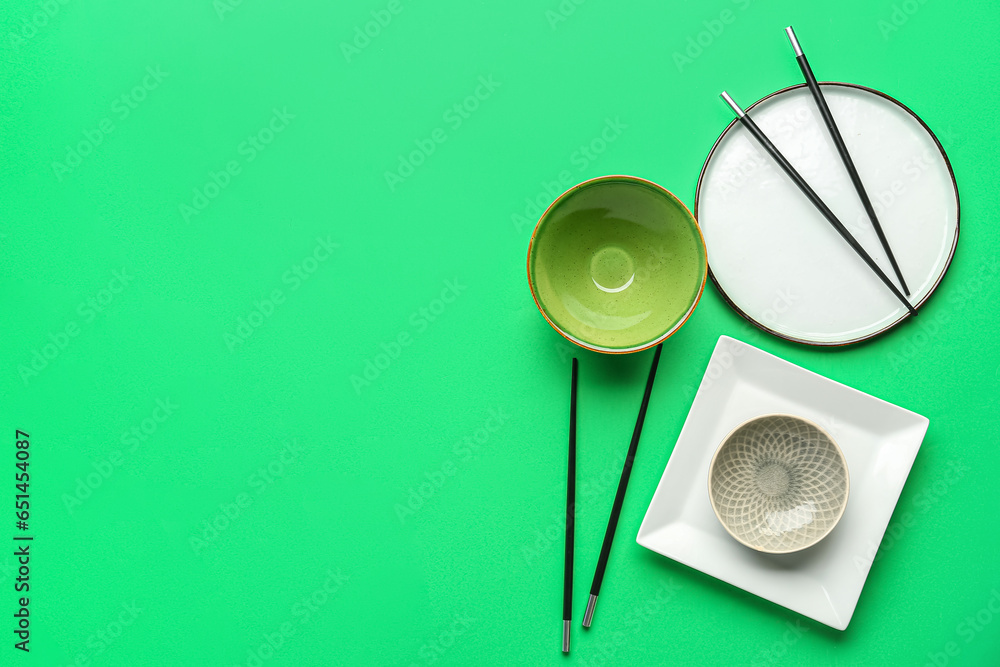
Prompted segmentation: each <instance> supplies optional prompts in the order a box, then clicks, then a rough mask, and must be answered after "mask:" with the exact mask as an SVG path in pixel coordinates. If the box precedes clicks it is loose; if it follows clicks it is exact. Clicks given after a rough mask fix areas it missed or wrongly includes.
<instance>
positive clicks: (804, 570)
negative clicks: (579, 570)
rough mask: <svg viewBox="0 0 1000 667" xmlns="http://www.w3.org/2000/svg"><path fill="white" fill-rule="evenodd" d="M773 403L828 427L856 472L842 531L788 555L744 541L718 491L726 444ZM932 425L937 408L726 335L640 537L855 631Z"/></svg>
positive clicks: (773, 408)
mask: <svg viewBox="0 0 1000 667" xmlns="http://www.w3.org/2000/svg"><path fill="white" fill-rule="evenodd" d="M773 412H783V413H789V414H793V415H800V416H802V417H805V418H807V419H811V420H813V421H815V422H816V423H818V424H819V425H821V426H822V427H823V428H825V429H826V430H827V431H828V432H829V433H830V434H831V435H832V436H833V438H834V439H835V440H836V441H837V444H838V445H840V448H841V450H842V451H843V452H844V457H845V458H846V459H847V467H848V470H849V473H850V478H851V490H850V497H849V499H848V502H847V510H846V511H845V512H844V516H843V518H842V519H841V520H840V523H838V524H837V526H836V527H835V528H834V530H833V532H831V533H830V534H829V535H828V536H827V537H826V538H824V539H823V541H821V542H820V543H819V544H817V545H815V546H813V547H810V548H808V549H805V550H803V551H800V552H797V553H793V554H787V555H768V554H762V553H758V552H756V551H754V550H752V549H749V548H748V547H745V546H743V545H742V544H740V543H739V542H737V541H736V540H734V539H733V538H732V537H730V536H729V534H728V533H727V532H726V530H725V529H724V528H723V527H722V525H721V524H720V523H719V520H718V519H717V518H716V517H715V514H714V512H713V511H712V505H711V503H710V501H709V499H708V467H709V463H710V462H711V460H712V455H713V454H714V453H715V450H716V448H717V447H718V446H719V443H721V442H722V439H723V438H724V437H725V436H726V434H727V433H729V432H730V431H731V430H732V429H733V428H735V427H736V426H738V425H739V424H740V423H742V422H744V421H746V420H747V419H750V418H751V417H755V416H757V415H762V414H766V413H773ZM927 425H928V420H927V418H926V417H923V416H921V415H918V414H916V413H914V412H910V411H909V410H904V409H903V408H900V407H898V406H896V405H893V404H891V403H886V402H885V401H883V400H880V399H878V398H875V397H874V396H869V395H868V394H864V393H862V392H860V391H857V390H856V389H851V388H850V387H847V386H845V385H842V384H840V383H839V382H834V381H833V380H830V379H828V378H825V377H823V376H821V375H817V374H816V373H813V372H811V371H807V370H805V369H804V368H800V367H799V366H796V365H795V364H791V363H789V362H787V361H784V360H783V359H779V358H778V357H775V356H774V355H771V354H768V353H767V352H764V351H762V350H758V349H757V348H755V347H752V346H750V345H747V344H746V343H742V342H740V341H738V340H734V339H732V338H729V337H728V336H721V337H720V338H719V342H718V343H717V344H716V346H715V351H714V352H713V353H712V358H711V359H710V360H709V362H708V369H707V370H706V371H705V376H704V378H703V379H702V382H701V386H700V387H699V388H698V393H697V394H696V395H695V398H694V403H692V405H691V411H690V412H689V413H688V416H687V420H686V421H685V422H684V428H682V429H681V434H680V436H679V437H678V438H677V444H676V445H675V447H674V451H673V454H671V456H670V460H669V462H668V463H667V468H666V470H664V472H663V477H662V478H661V479H660V484H659V485H658V486H657V488H656V493H655V494H654V495H653V500H652V502H650V504H649V509H648V510H646V516H645V518H644V519H643V520H642V526H640V528H639V535H638V537H637V538H636V541H637V542H638V543H639V544H641V545H642V546H644V547H646V548H647V549H651V550H653V551H656V552H657V553H660V554H663V555H664V556H667V557H668V558H672V559H674V560H676V561H678V562H681V563H684V564H685V565H688V566H690V567H693V568H695V569H697V570H701V571H702V572H704V573H706V574H709V575H711V576H713V577H716V578H717V579H721V580H723V581H727V582H729V583H730V584H733V585H734V586H738V587H740V588H742V589H744V590H746V591H748V592H750V593H753V594H754V595H758V596H760V597H762V598H765V599H767V600H771V601H772V602H775V603H777V604H780V605H782V606H784V607H787V608H789V609H791V610H793V611H796V612H798V613H800V614H803V615H805V616H808V617H810V618H813V619H815V620H817V621H819V622H820V623H825V624H826V625H829V626H831V627H834V628H837V629H838V630H844V629H846V628H847V624H848V623H850V621H851V616H853V615H854V608H855V607H856V606H857V604H858V597H859V596H860V595H861V589H862V587H863V586H864V584H865V579H867V577H868V571H869V570H870V569H871V553H872V552H874V550H875V549H876V548H877V547H878V545H879V543H880V542H881V541H882V536H883V534H884V533H885V529H886V527H887V526H888V524H889V519H890V517H891V516H892V512H893V509H894V508H895V506H896V501H897V500H898V499H899V494H900V492H901V491H902V489H903V484H904V483H905V482H906V478H907V476H908V475H909V474H910V467H911V466H912V465H913V460H914V458H915V457H916V455H917V451H918V450H919V449H920V443H921V442H922V441H923V439H924V434H925V433H926V432H927Z"/></svg>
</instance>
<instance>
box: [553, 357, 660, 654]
mask: <svg viewBox="0 0 1000 667" xmlns="http://www.w3.org/2000/svg"><path fill="white" fill-rule="evenodd" d="M662 351H663V344H662V343H660V344H659V345H657V346H656V351H655V352H654V353H653V363H652V364H651V365H650V367H649V376H648V377H647V378H646V389H645V391H644V392H643V394H642V404H641V405H640V406H639V416H638V417H637V418H636V422H635V429H633V431H632V440H631V442H630V443H629V447H628V454H626V456H625V463H624V465H623V466H622V474H621V478H619V480H618V491H617V492H616V493H615V501H614V504H613V505H612V506H611V516H609V517H608V527H607V528H606V529H605V531H604V542H602V544H601V555H600V556H599V557H598V559H597V568H596V570H595V571H594V581H593V582H592V583H591V585H590V597H589V598H588V599H587V610H586V612H585V613H584V615H583V627H585V628H589V627H590V625H591V623H592V622H593V620H594V609H595V607H596V606H597V596H598V595H600V593H601V584H602V583H603V581H604V572H605V570H606V569H607V567H608V557H609V556H610V555H611V543H612V542H613V541H614V538H615V530H616V529H617V528H618V519H619V518H620V517H621V513H622V505H623V504H624V502H625V491H626V490H627V489H628V480H629V477H631V475H632V464H633V463H634V462H635V454H636V450H637V449H638V448H639V437H640V435H641V434H642V425H643V423H644V422H645V420H646V409H647V408H648V407H649V397H650V394H652V392H653V380H655V379H656V367H657V366H658V365H659V363H660V352H662ZM576 384H577V361H576V359H575V358H574V359H573V373H572V385H571V389H570V407H569V414H570V417H569V419H570V422H569V473H568V479H567V482H566V563H565V572H564V576H563V644H562V647H563V648H562V650H563V653H569V636H570V621H571V620H572V608H573V532H574V514H575V511H574V510H575V504H576V498H575V494H576Z"/></svg>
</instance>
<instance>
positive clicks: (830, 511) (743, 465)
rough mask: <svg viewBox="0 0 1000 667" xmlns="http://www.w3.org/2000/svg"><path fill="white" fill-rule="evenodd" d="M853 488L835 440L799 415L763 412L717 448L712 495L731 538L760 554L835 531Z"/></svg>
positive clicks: (794, 547) (788, 549)
mask: <svg viewBox="0 0 1000 667" xmlns="http://www.w3.org/2000/svg"><path fill="white" fill-rule="evenodd" d="M848 487H849V481H848V472H847V463H846V462H845V460H844V456H843V454H842V453H841V451H840V448H839V447H838V446H837V444H836V443H835V442H833V440H831V439H830V436H828V435H827V434H826V433H825V432H824V431H823V430H821V429H820V428H819V427H818V426H816V425H815V424H813V423H812V422H809V421H806V420H804V419H799V418H798V417H792V416H789V415H765V416H763V417H758V418H756V419H753V420H751V421H749V422H747V423H745V424H743V425H742V426H740V427H739V428H737V429H736V430H735V431H734V432H733V433H732V434H730V436H729V437H728V438H727V439H726V440H724V441H723V443H722V444H721V445H720V446H719V450H718V452H716V454H715V458H714V459H713V461H712V468H711V470H710V471H709V483H708V492H709V497H710V498H711V501H712V507H713V509H714V510H715V514H716V516H718V517H719V521H721V522H722V525H723V526H724V527H725V528H726V530H727V531H729V533H730V534H731V535H732V536H733V537H735V538H736V539H737V540H739V541H740V542H742V543H743V544H745V545H747V546H748V547H751V548H753V549H757V550H758V551H764V552H768V553H789V552H792V551H798V550H800V549H804V548H806V547H808V546H811V545H813V544H815V543H816V542H819V541H820V540H821V539H823V538H824V537H826V535H827V534H829V532H830V531H831V530H833V527H834V526H836V525H837V522H838V521H840V517H841V516H842V515H843V513H844V508H845V507H846V506H847V495H848Z"/></svg>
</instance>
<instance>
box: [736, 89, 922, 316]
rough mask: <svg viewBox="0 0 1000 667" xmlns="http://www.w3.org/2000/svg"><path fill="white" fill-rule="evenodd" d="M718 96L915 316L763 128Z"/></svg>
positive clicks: (892, 285)
mask: <svg viewBox="0 0 1000 667" xmlns="http://www.w3.org/2000/svg"><path fill="white" fill-rule="evenodd" d="M721 97H722V99H723V100H725V101H726V104H728V105H729V106H730V107H732V109H733V111H734V112H735V113H736V118H737V119H738V120H739V121H740V122H741V123H742V124H743V127H745V128H746V129H747V131H748V132H749V133H750V134H752V135H753V138H754V139H756V140H757V141H758V142H759V143H760V145H761V146H763V147H764V150H766V151H767V152H768V153H770V155H771V157H772V158H774V161H775V162H777V163H778V166H779V167H781V168H782V170H783V171H784V172H785V173H786V174H788V177H789V178H791V179H792V181H793V182H794V183H795V185H797V186H798V188H799V190H801V191H802V193H803V194H805V195H806V196H807V197H809V200H810V201H812V203H813V205H814V206H815V207H816V208H817V209H819V212H820V213H822V214H823V217H825V218H826V219H827V220H828V221H829V222H830V224H831V225H833V228H834V229H836V230H837V232H838V233H839V234H840V235H841V236H842V237H843V238H844V240H845V241H847V243H848V245H850V246H851V248H853V249H854V252H856V253H858V256H859V257H861V259H863V260H864V261H865V264H867V265H868V268H870V269H871V270H872V271H874V272H875V275H877V276H878V277H879V279H880V280H881V281H882V282H883V283H885V286H886V287H888V288H889V289H890V290H891V291H892V293H893V295H894V296H895V297H896V298H897V299H899V301H900V302H901V303H902V304H903V305H904V306H906V309H907V310H908V311H910V315H914V316H916V314H917V311H916V310H914V308H913V306H911V305H910V302H909V301H907V300H906V297H905V296H903V295H902V294H901V293H900V291H899V290H898V289H897V288H896V286H895V285H894V284H893V283H892V281H891V280H890V279H889V276H887V275H885V273H884V272H883V271H882V269H880V268H879V267H878V264H876V263H875V260H873V259H872V258H871V256H870V255H869V254H868V253H867V252H865V249H864V248H863V247H862V246H861V244H860V243H858V242H857V240H856V239H855V238H854V237H853V236H851V233H850V232H849V231H847V228H846V227H844V225H843V223H842V222H840V220H838V219H837V216H835V215H834V214H833V211H831V210H830V208H829V207H828V206H827V205H826V204H824V203H823V200H822V199H820V198H819V195H818V194H816V192H815V191H814V190H813V189H812V188H811V187H809V184H808V183H806V181H805V179H804V178H802V176H801V175H800V174H799V172H797V171H795V167H793V166H792V165H791V163H790V162H789V161H788V160H786V159H785V156H784V155H782V154H781V151H779V150H778V148H777V147H776V146H775V145H774V144H772V143H771V140H770V139H768V138H767V135H766V134H764V132H763V130H761V129H760V128H759V127H757V123H755V122H753V120H751V118H750V116H748V115H747V114H746V112H745V111H743V109H741V108H740V107H739V105H738V104H736V102H734V101H733V98H731V97H730V96H729V94H728V93H726V92H725V91H722V95H721Z"/></svg>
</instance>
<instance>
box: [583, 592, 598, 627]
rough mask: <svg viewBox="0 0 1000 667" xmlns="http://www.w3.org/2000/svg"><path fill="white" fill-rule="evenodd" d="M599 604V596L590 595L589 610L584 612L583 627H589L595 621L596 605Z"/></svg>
mask: <svg viewBox="0 0 1000 667" xmlns="http://www.w3.org/2000/svg"><path fill="white" fill-rule="evenodd" d="M596 606H597V596H596V595H594V594H591V595H590V598H589V599H588V600H587V611H585V612H584V613H583V627H585V628H589V627H590V624H591V623H593V622H594V607H596Z"/></svg>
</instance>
